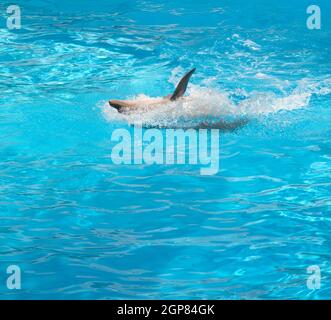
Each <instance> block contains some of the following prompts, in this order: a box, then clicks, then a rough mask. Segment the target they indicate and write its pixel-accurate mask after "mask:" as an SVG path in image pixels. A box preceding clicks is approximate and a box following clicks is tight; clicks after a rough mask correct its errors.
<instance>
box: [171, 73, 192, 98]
mask: <svg viewBox="0 0 331 320" xmlns="http://www.w3.org/2000/svg"><path fill="white" fill-rule="evenodd" d="M194 71H195V68H194V69H192V70H191V71H189V72H188V73H187V74H186V75H185V76H184V77H183V78H182V79H181V80H180V81H179V83H178V85H177V87H176V90H175V91H174V93H173V94H172V96H171V97H170V100H171V101H175V100H177V99H178V98H180V97H182V96H183V95H184V93H185V91H186V88H187V84H188V82H189V81H190V78H191V75H192V74H193V73H194Z"/></svg>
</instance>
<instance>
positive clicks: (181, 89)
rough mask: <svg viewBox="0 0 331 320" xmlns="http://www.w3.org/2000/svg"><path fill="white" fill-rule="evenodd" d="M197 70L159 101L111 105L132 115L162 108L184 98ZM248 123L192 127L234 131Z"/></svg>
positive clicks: (126, 101)
mask: <svg viewBox="0 0 331 320" xmlns="http://www.w3.org/2000/svg"><path fill="white" fill-rule="evenodd" d="M195 70H196V69H195V68H194V69H192V70H191V71H189V72H188V73H186V74H185V75H184V77H183V78H182V79H181V80H180V81H179V83H178V85H177V87H176V89H175V91H174V92H173V94H170V95H168V96H165V97H163V98H159V99H146V100H139V101H135V100H109V105H110V106H111V107H113V108H115V109H116V110H117V111H118V112H119V113H130V112H134V111H137V110H139V109H140V108H142V106H144V107H146V106H148V107H151V108H153V107H157V106H162V105H164V104H166V103H169V102H171V101H176V100H177V99H179V98H182V97H183V96H184V94H185V92H186V89H187V85H188V83H189V81H190V78H191V76H192V74H193V73H194V72H195ZM247 123H248V120H247V119H239V120H235V121H231V122H227V121H224V120H220V121H217V122H206V121H204V122H201V123H198V124H195V125H193V126H191V128H194V129H221V130H223V131H234V130H236V129H238V128H240V127H242V126H244V125H245V124H247Z"/></svg>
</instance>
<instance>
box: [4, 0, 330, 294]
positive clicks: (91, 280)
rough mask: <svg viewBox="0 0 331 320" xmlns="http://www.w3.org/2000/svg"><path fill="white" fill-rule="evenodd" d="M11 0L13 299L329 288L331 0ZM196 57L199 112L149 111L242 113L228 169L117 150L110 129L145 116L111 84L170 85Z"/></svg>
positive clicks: (131, 88) (8, 170)
mask: <svg viewBox="0 0 331 320" xmlns="http://www.w3.org/2000/svg"><path fill="white" fill-rule="evenodd" d="M14 2H15V4H18V5H20V7H21V10H22V28H21V29H20V30H8V29H7V28H6V18H7V14H6V8H7V5H9V4H13V3H12V2H10V3H6V1H5V2H3V1H2V2H1V4H0V93H1V96H0V102H1V103H0V294H1V295H0V298H2V299H19V298H24V299H38V298H46V299H54V298H55V299H72V298H74V299H122V298H126V299H144V298H145V299H149V298H154V299H157V298H163V299H170V298H172V299H180V298H184V299H206V298H209V299H285V298H286V299H322V298H324V299H325V298H331V233H330V228H331V196H330V194H331V191H330V190H331V144H330V138H331V128H330V123H331V111H330V108H331V96H330V92H331V81H330V70H331V51H330V44H331V33H330V31H331V30H330V26H331V22H330V19H331V18H330V13H331V10H330V9H331V4H330V2H329V1H314V4H318V5H320V8H321V13H322V29H321V30H309V29H308V28H307V26H306V19H307V17H308V15H307V13H306V8H307V7H308V5H310V4H312V3H311V2H310V1H304V0H300V1H299V0H295V1H285V0H277V1H275V0H270V1H262V0H254V1H238V0H224V1H216V0H215V1H192V0H180V1H179V0H168V1H161V0H156V1H151V0H137V1H133V0H128V1H124V0H123V1H120V0H114V1H110V0H109V1H106V0H98V1H89V0H73V1H62V0H61V1H59V0H58V1H55V0H54V1H51V0H47V1H46V0H30V1H27V0H25V1H18V0H16V1H14ZM192 67H196V68H197V71H196V73H195V75H194V76H193V77H192V85H190V86H189V90H188V95H189V96H191V97H195V98H196V99H195V100H194V99H193V100H194V102H193V103H192V105H190V106H189V110H190V112H189V115H188V114H181V113H182V112H183V109H180V108H179V109H178V110H177V113H175V114H173V115H172V116H171V115H170V116H169V113H168V112H167V110H163V111H160V114H159V115H157V116H156V117H155V115H154V117H152V118H149V121H150V122H155V123H154V124H155V125H158V124H159V123H158V121H161V120H162V121H170V122H171V121H174V120H175V119H174V117H175V118H177V116H178V119H182V118H185V117H186V118H187V117H189V118H190V117H192V119H193V118H197V117H198V118H199V117H202V116H206V115H208V114H209V113H211V114H213V115H214V116H215V115H216V116H219V115H222V114H223V113H224V112H229V113H231V114H232V115H235V116H237V117H240V116H242V115H245V116H247V117H248V118H249V119H250V122H249V123H248V124H247V125H246V126H245V127H244V128H242V129H240V130H237V131H236V132H228V133H223V134H221V136H220V152H219V155H220V171H219V172H218V173H217V174H216V175H213V176H202V175H200V171H199V167H198V166H195V165H189V164H186V165H146V164H142V165H116V164H114V163H113V162H112V161H111V158H110V154H111V141H110V140H111V135H112V132H113V130H114V129H116V128H121V127H125V128H127V129H129V130H132V128H131V127H130V126H129V124H130V122H132V121H134V120H136V119H132V117H131V118H130V117H129V118H128V117H127V118H126V117H122V118H120V117H119V116H118V115H117V114H116V112H114V111H113V110H110V108H108V107H107V104H106V101H107V100H108V99H110V98H113V99H119V98H132V97H135V96H137V95H139V94H140V93H144V94H145V95H148V96H152V97H156V96H162V95H166V94H168V93H170V92H172V90H173V85H174V83H176V81H177V80H178V79H179V78H180V76H181V75H182V74H183V73H184V72H185V71H187V70H189V69H190V68H192ZM197 97H200V98H197ZM146 117H148V116H147V115H146ZM186 120H187V119H186ZM180 121H181V120H180ZM179 124H180V123H179ZM9 265H18V266H19V267H20V268H21V272H22V287H21V289H20V290H8V288H7V287H6V279H7V277H8V275H7V274H6V268H7V267H8V266H9ZM312 265H317V266H319V268H320V270H321V287H320V289H316V290H311V289H309V288H308V287H307V279H308V277H309V274H308V273H307V268H308V267H309V266H312Z"/></svg>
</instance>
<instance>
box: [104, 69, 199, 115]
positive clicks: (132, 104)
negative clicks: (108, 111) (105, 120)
mask: <svg viewBox="0 0 331 320" xmlns="http://www.w3.org/2000/svg"><path fill="white" fill-rule="evenodd" d="M195 70H196V69H195V68H194V69H192V70H191V71H189V72H188V73H186V74H185V76H184V77H183V78H182V79H181V80H180V81H179V83H178V85H177V87H176V89H175V91H174V93H173V94H170V95H167V96H165V97H163V98H158V99H146V100H139V102H137V101H134V100H109V105H110V106H111V107H113V108H115V109H116V110H117V111H118V112H120V113H129V112H131V111H134V110H138V109H139V107H141V106H148V107H155V106H160V105H162V104H165V103H167V102H169V101H176V100H177V99H179V98H181V97H183V95H184V93H185V91H186V88H187V85H188V82H189V81H190V78H191V76H192V74H193V73H194V72H195Z"/></svg>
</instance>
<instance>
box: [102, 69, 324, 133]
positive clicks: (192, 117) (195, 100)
mask: <svg viewBox="0 0 331 320" xmlns="http://www.w3.org/2000/svg"><path fill="white" fill-rule="evenodd" d="M174 71H175V72H176V73H177V72H178V69H174V70H173V72H172V75H171V77H170V79H169V82H171V83H173V84H176V80H175V79H177V78H176V77H174ZM256 77H261V75H256ZM209 80H210V81H209ZM212 81H213V79H205V80H204V84H209V85H210V83H212ZM278 85H279V84H278ZM323 85H324V86H323ZM328 85H329V83H324V84H322V85H321V84H320V85H319V86H317V85H316V84H312V83H310V84H309V83H307V81H301V82H300V83H299V84H298V86H297V87H296V88H295V89H294V90H292V91H291V92H289V93H287V94H286V93H285V94H283V95H277V94H275V93H274V92H259V91H253V92H251V93H244V95H245V97H244V98H243V99H241V100H240V101H238V102H237V101H235V99H233V96H236V95H238V92H226V91H222V90H220V89H217V88H215V87H214V86H212V85H210V86H209V87H208V86H199V85H194V84H190V87H189V89H188V90H187V94H186V96H185V98H184V99H179V100H177V101H174V102H170V101H169V102H168V103H165V104H163V105H160V106H155V107H153V108H151V107H148V105H146V99H150V100H151V102H153V100H155V101H156V100H157V99H159V98H161V97H150V96H147V95H144V94H139V95H137V96H134V97H124V99H126V98H127V99H129V100H134V101H136V102H137V103H138V104H139V102H140V105H141V108H140V109H139V110H134V111H132V112H130V113H128V114H119V113H118V112H117V111H116V110H115V109H113V108H111V107H109V105H108V103H106V104H105V105H104V106H103V107H102V109H103V113H104V116H105V117H106V119H107V120H108V121H111V122H112V121H124V122H127V123H128V124H135V123H142V124H144V125H147V126H156V127H157V126H159V127H167V126H169V127H171V126H176V127H181V126H182V127H186V126H190V125H194V124H196V123H199V122H201V121H206V120H208V121H210V122H211V123H212V122H214V121H217V120H222V119H223V120H224V119H225V120H226V119H237V118H243V117H245V118H251V119H253V118H257V119H258V118H261V117H263V116H267V115H270V114H275V113H277V112H280V111H288V112H290V111H293V110H296V109H301V108H305V107H308V105H309V102H310V99H311V96H312V95H313V94H317V95H326V94H328V93H329V92H330V88H329V87H328Z"/></svg>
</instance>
